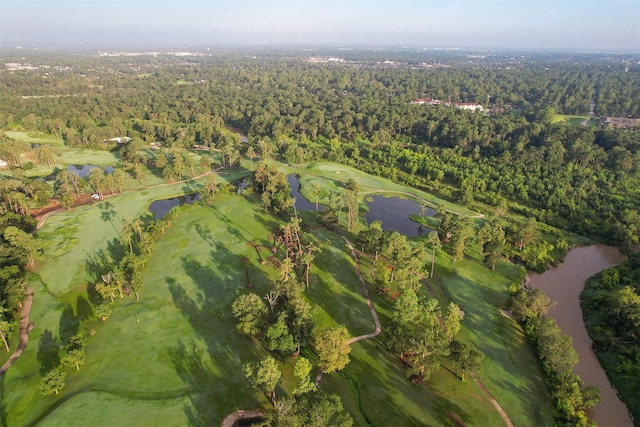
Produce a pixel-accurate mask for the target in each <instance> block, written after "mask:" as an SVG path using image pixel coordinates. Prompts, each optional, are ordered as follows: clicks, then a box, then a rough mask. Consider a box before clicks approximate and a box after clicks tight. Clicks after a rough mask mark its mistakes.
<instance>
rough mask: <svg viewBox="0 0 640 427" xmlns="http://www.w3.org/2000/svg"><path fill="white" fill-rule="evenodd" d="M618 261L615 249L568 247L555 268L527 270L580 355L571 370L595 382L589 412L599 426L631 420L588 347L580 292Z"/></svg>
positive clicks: (620, 425) (587, 381) (627, 423)
mask: <svg viewBox="0 0 640 427" xmlns="http://www.w3.org/2000/svg"><path fill="white" fill-rule="evenodd" d="M622 260H623V257H622V255H620V252H619V251H618V249H616V248H613V247H610V246H603V245H593V246H586V247H579V248H575V249H572V250H571V251H570V252H569V253H568V254H567V257H566V258H565V260H564V262H563V263H562V264H560V265H559V266H558V267H554V268H551V269H549V270H547V271H546V272H544V273H542V274H536V273H529V275H530V277H531V282H530V285H531V286H532V287H534V288H536V289H540V290H542V291H543V292H544V293H545V294H547V295H548V296H549V298H551V300H552V301H555V302H557V304H556V305H554V307H553V308H552V309H551V310H550V311H549V316H551V317H553V318H555V319H556V321H557V322H558V326H560V328H561V329H562V331H563V332H564V333H566V334H568V335H570V336H571V337H572V338H573V346H574V348H575V349H576V351H577V352H578V357H579V358H580V362H579V363H578V365H577V366H576V368H575V373H576V374H578V375H580V377H581V378H582V380H583V381H584V384H585V385H586V386H592V385H595V386H598V387H600V389H601V390H602V399H601V401H600V403H598V404H597V405H596V406H595V407H594V408H593V409H592V410H591V413H590V415H591V416H592V417H593V419H594V420H595V422H596V423H597V424H598V425H600V426H616V427H626V426H629V427H632V426H633V423H632V422H631V418H630V417H629V413H628V412H627V407H626V406H625V405H624V403H622V401H621V400H620V399H619V398H618V395H617V394H616V391H615V390H614V389H613V387H612V386H611V383H609V379H608V378H607V376H606V374H605V372H604V370H603V369H602V367H601V366H600V362H598V358H597V357H596V355H595V353H594V352H593V350H592V348H591V339H590V338H589V335H588V334H587V329H586V328H585V326H584V323H583V319H582V310H581V308H580V293H581V292H582V290H583V289H584V283H585V281H586V280H587V279H588V278H589V277H591V276H593V275H594V274H596V273H598V272H600V271H602V270H605V269H607V268H609V267H611V266H613V265H617V264H619V263H620V262H621V261H622Z"/></svg>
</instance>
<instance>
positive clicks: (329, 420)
mask: <svg viewBox="0 0 640 427" xmlns="http://www.w3.org/2000/svg"><path fill="white" fill-rule="evenodd" d="M311 368H312V366H311V362H309V360H307V359H305V358H304V357H299V358H298V360H297V361H296V365H295V368H294V376H295V378H296V379H297V380H298V383H297V384H296V386H295V388H294V390H293V392H292V396H290V397H283V398H281V399H276V387H277V386H278V384H279V382H280V380H281V378H282V373H281V372H280V370H279V369H278V365H277V362H276V360H275V359H274V358H273V357H267V358H265V359H263V360H261V361H260V362H257V363H248V364H246V365H245V366H244V371H245V375H246V377H247V379H248V380H249V382H250V383H251V385H252V387H253V388H255V389H256V390H258V391H261V392H263V393H265V394H266V395H268V396H269V397H270V398H271V402H272V403H273V409H271V410H269V411H268V412H267V414H266V420H265V421H264V424H263V425H267V426H273V427H288V426H302V425H305V426H306V425H309V426H337V427H350V426H352V425H353V419H352V418H351V415H349V413H348V412H346V411H345V410H344V408H343V406H342V401H341V400H340V397H339V396H337V395H334V394H327V393H324V392H322V391H320V390H318V389H317V387H316V385H315V384H314V383H313V382H312V381H311V379H310V378H309V373H310V372H311Z"/></svg>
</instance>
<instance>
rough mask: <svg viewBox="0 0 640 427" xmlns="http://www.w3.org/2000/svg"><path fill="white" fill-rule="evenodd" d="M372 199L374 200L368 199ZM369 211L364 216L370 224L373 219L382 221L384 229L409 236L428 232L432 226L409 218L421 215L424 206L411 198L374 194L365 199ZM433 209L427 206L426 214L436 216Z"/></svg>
mask: <svg viewBox="0 0 640 427" xmlns="http://www.w3.org/2000/svg"><path fill="white" fill-rule="evenodd" d="M370 199H372V201H367V200H370ZM365 202H366V203H367V206H368V207H369V212H367V213H366V214H365V216H364V218H365V219H366V220H367V222H368V223H369V224H371V223H372V222H373V221H381V222H382V229H383V230H384V231H397V232H398V233H401V234H404V235H405V236H407V237H416V236H422V235H424V234H428V233H429V232H431V231H432V229H431V228H429V227H425V226H424V225H420V224H418V223H417V222H415V221H413V220H411V218H409V216H410V215H420V211H421V209H422V206H421V205H420V204H419V203H417V202H414V201H413V200H409V199H402V198H400V197H385V196H373V197H371V198H370V197H367V198H366V199H365ZM435 214H436V212H435V211H434V210H433V209H429V208H426V209H425V216H434V215H435Z"/></svg>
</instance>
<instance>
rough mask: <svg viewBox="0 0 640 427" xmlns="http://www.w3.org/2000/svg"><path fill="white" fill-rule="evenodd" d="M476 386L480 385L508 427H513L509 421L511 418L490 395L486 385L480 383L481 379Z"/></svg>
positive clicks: (477, 380)
mask: <svg viewBox="0 0 640 427" xmlns="http://www.w3.org/2000/svg"><path fill="white" fill-rule="evenodd" d="M476 384H478V387H480V390H482V392H483V393H484V395H485V396H486V397H487V399H489V402H491V404H492V405H493V406H494V407H495V408H496V410H497V411H498V412H499V413H500V415H501V416H502V419H503V420H504V423H505V424H506V425H507V426H508V427H513V423H512V422H511V420H510V419H509V416H508V415H507V413H506V412H504V409H502V406H500V404H499V403H498V402H497V401H496V399H494V398H493V396H492V395H491V393H489V390H487V388H486V387H485V386H484V384H482V381H480V380H479V379H477V378H476Z"/></svg>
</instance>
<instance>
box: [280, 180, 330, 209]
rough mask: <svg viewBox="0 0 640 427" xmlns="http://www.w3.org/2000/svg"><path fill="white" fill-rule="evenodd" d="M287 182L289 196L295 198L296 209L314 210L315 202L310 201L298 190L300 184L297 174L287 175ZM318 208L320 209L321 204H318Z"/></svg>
mask: <svg viewBox="0 0 640 427" xmlns="http://www.w3.org/2000/svg"><path fill="white" fill-rule="evenodd" d="M287 182H289V188H291V197H292V198H294V199H295V200H296V209H297V210H298V211H315V210H316V204H315V203H311V202H310V201H309V200H307V199H306V197H304V196H303V195H302V193H301V192H300V188H301V185H300V180H299V179H298V175H296V174H291V175H288V176H287ZM318 210H322V206H318Z"/></svg>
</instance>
